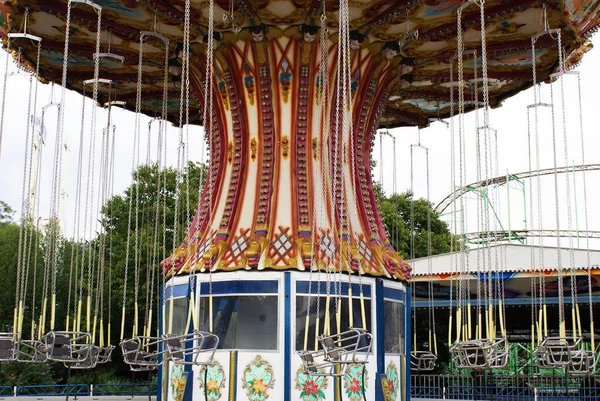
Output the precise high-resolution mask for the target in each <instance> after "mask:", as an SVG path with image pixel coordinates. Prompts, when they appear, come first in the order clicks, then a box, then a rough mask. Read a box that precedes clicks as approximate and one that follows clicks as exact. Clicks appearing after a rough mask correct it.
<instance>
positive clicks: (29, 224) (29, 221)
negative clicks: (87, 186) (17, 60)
mask: <svg viewBox="0 0 600 401" xmlns="http://www.w3.org/2000/svg"><path fill="white" fill-rule="evenodd" d="M28 12H29V9H27V12H26V17H25V18H26V21H27V18H28ZM41 51H42V43H41V42H38V45H37V57H36V67H35V85H34V89H33V91H34V94H33V106H31V100H30V105H29V106H28V108H29V110H28V112H27V117H28V120H27V130H28V131H29V130H31V146H30V149H29V169H28V171H29V172H28V178H27V188H28V189H27V196H26V200H25V202H26V205H27V218H26V220H27V225H26V231H27V232H26V233H25V243H24V246H23V249H24V251H26V253H27V257H26V258H23V268H22V271H23V274H24V279H25V280H24V281H25V284H24V289H23V290H22V292H21V293H22V294H23V310H26V306H27V302H26V301H27V284H28V278H29V266H30V265H29V262H30V256H31V248H32V245H31V241H32V237H33V228H32V221H33V220H32V212H33V209H32V208H33V206H34V205H35V199H34V201H33V205H31V204H30V203H29V201H30V199H29V198H30V194H31V190H32V187H31V176H32V174H33V150H34V146H35V144H34V142H35V127H34V125H33V124H34V122H35V120H36V116H37V99H38V83H39V73H40V56H41ZM30 98H31V94H30ZM31 109H33V114H32V113H31ZM30 115H31V120H29V116H30ZM37 193H38V191H37V190H36V194H35V196H36V197H37ZM23 195H24V196H25V194H23ZM27 238H29V240H27ZM33 302H34V303H35V298H34V300H33Z"/></svg>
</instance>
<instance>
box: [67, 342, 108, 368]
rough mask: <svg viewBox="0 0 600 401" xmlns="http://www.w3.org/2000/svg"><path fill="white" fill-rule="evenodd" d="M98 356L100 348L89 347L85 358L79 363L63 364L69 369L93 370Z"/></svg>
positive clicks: (95, 346)
mask: <svg viewBox="0 0 600 401" xmlns="http://www.w3.org/2000/svg"><path fill="white" fill-rule="evenodd" d="M99 354H100V347H98V346H97V345H92V346H90V348H89V350H88V353H87V358H86V359H84V360H83V361H80V362H73V363H64V365H65V366H66V367H67V368H71V369H81V370H83V369H93V368H95V367H96V365H97V364H98V355H99Z"/></svg>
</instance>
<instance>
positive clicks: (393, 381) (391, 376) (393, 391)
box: [385, 361, 400, 401]
mask: <svg viewBox="0 0 600 401" xmlns="http://www.w3.org/2000/svg"><path fill="white" fill-rule="evenodd" d="M385 376H386V377H387V387H388V390H389V394H390V400H393V401H396V398H397V397H398V386H399V384H400V381H399V379H398V368H397V367H396V365H395V364H394V362H393V361H392V362H390V363H389V364H388V366H387V368H386V369H385Z"/></svg>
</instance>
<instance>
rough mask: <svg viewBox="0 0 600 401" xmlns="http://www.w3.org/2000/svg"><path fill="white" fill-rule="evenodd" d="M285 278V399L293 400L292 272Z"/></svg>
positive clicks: (286, 274)
mask: <svg viewBox="0 0 600 401" xmlns="http://www.w3.org/2000/svg"><path fill="white" fill-rule="evenodd" d="M283 280H284V294H283V296H284V303H283V305H284V310H283V313H284V324H283V330H284V334H283V349H284V350H285V352H284V357H283V358H284V362H283V369H284V374H283V395H284V399H286V400H291V396H292V366H291V358H290V356H291V354H292V352H293V350H292V338H291V336H292V333H291V314H292V311H291V304H292V303H291V296H292V292H291V284H292V276H291V274H290V273H285V274H284V276H283Z"/></svg>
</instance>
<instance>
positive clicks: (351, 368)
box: [344, 364, 368, 401]
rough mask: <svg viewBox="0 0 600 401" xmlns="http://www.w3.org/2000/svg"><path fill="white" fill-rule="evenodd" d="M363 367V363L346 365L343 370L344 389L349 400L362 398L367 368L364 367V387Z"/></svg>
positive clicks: (355, 400)
mask: <svg viewBox="0 0 600 401" xmlns="http://www.w3.org/2000/svg"><path fill="white" fill-rule="evenodd" d="M363 369H364V365H359V364H356V365H348V366H347V367H346V371H345V372H344V389H345V390H346V395H347V396H348V399H349V400H350V401H360V400H362V399H363V393H364V391H365V390H366V389H367V379H368V376H367V370H366V369H364V373H365V378H364V387H363Z"/></svg>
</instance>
